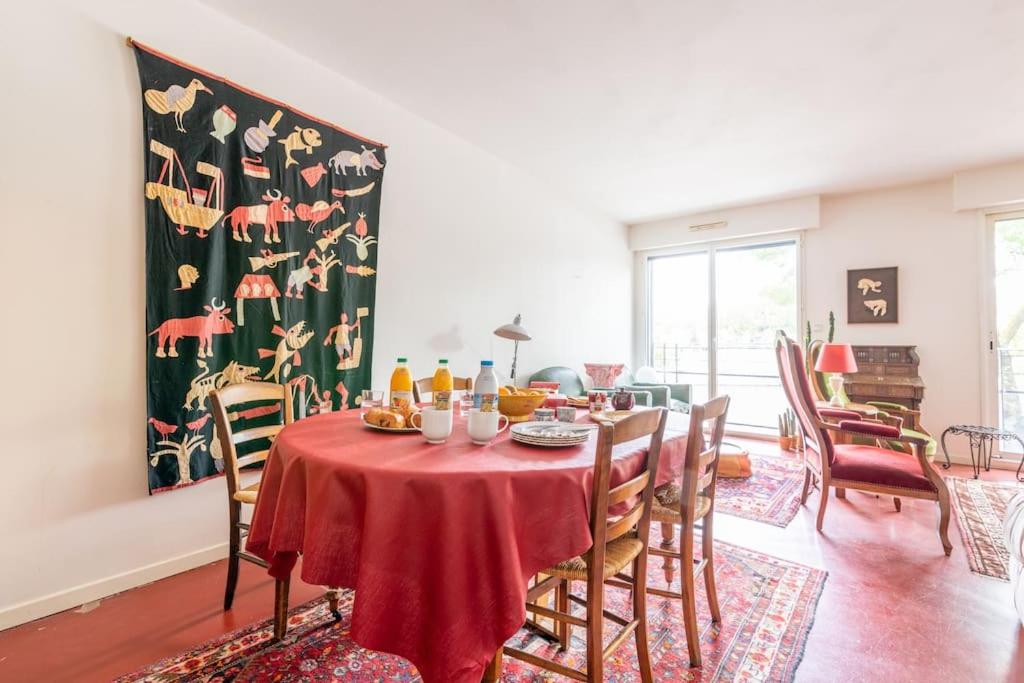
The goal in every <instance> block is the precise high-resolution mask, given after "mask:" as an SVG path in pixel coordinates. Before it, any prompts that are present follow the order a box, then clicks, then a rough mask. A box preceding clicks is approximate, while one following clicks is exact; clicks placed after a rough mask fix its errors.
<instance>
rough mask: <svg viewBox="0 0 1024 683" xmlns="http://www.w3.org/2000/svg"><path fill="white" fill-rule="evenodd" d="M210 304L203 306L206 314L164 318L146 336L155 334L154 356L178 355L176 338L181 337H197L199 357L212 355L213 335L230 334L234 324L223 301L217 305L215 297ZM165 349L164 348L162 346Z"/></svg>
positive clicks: (172, 356)
mask: <svg viewBox="0 0 1024 683" xmlns="http://www.w3.org/2000/svg"><path fill="white" fill-rule="evenodd" d="M210 303H211V304H212V305H210V306H203V309H204V310H205V311H206V315H195V316H192V317H191V318H171V319H170V320H165V321H164V322H163V323H162V324H161V325H160V327H158V328H156V329H155V330H153V331H152V332H150V333H149V335H147V336H150V337H151V336H153V335H154V334H155V335H157V342H156V357H157V358H166V357H168V356H170V357H171V358H177V357H178V349H177V347H176V345H177V343H178V340H179V339H181V338H182V337H196V338H198V339H199V352H198V353H197V354H196V355H198V356H199V357H200V358H206V357H207V356H211V357H212V356H213V335H215V334H231V333H232V332H234V331H235V324H234V323H233V322H231V320H230V319H229V318H228V313H230V312H231V309H230V308H225V306H226V304H224V303H223V302H222V303H221V305H220V306H218V305H217V299H216V298H214V299H213V301H211V302H210ZM165 344H166V346H167V350H166V351H165V350H164V346H165Z"/></svg>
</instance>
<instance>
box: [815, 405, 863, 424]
mask: <svg viewBox="0 0 1024 683" xmlns="http://www.w3.org/2000/svg"><path fill="white" fill-rule="evenodd" d="M818 415H820V416H821V417H832V418H835V419H837V420H847V421H850V422H859V421H860V419H861V415H860V413H856V412H854V411H852V410H841V409H839V408H818Z"/></svg>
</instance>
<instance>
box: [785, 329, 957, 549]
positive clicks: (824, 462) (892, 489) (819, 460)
mask: <svg viewBox="0 0 1024 683" xmlns="http://www.w3.org/2000/svg"><path fill="white" fill-rule="evenodd" d="M775 350H776V360H777V361H778V365H779V376H780V377H781V378H782V387H783V389H784V391H785V393H786V398H787V399H788V400H789V403H790V405H791V406H792V407H793V410H794V411H795V412H796V414H797V419H798V420H799V422H800V426H801V431H802V432H803V436H804V484H803V490H802V492H801V494H800V502H801V504H806V503H807V497H808V494H809V493H810V488H811V486H812V485H813V486H815V487H817V488H819V490H820V491H821V502H820V503H819V505H818V519H817V529H818V531H819V532H820V531H821V530H822V525H823V523H824V520H825V509H826V507H827V505H828V492H829V488H835V489H837V495H838V496H840V497H842V495H843V494H842V493H841V491H844V490H845V489H854V490H857V491H865V492H869V493H878V494H882V495H890V496H892V497H893V500H894V503H895V505H896V508H897V510H898V509H899V507H900V503H899V497H900V496H903V497H907V498H920V499H924V500H934V501H936V502H938V504H939V539H940V540H941V542H942V548H943V551H944V552H945V553H946V555H949V554H950V553H951V552H952V550H953V546H952V544H951V543H950V542H949V536H948V533H947V532H948V529H949V490H948V489H947V488H946V482H945V481H944V480H943V479H942V475H940V474H939V473H938V471H936V470H935V468H934V466H933V465H932V463H931V462H929V460H928V458H927V457H926V456H925V455H924V446H925V444H926V443H927V441H926V440H925V439H921V438H918V437H913V436H907V435H905V434H902V433H900V430H899V429H898V428H893V432H895V433H889V434H884V435H883V434H880V433H879V431H878V430H876V429H871V428H869V429H867V430H865V429H864V428H858V427H857V426H856V425H857V422H858V421H857V420H840V421H839V422H828V421H826V420H823V419H822V418H821V417H820V416H819V413H818V411H817V409H816V408H815V406H814V402H813V394H812V393H811V390H810V387H808V386H807V383H806V382H803V381H802V380H803V379H806V373H805V370H804V365H803V359H802V354H801V351H800V347H799V345H798V344H797V343H796V342H794V341H793V340H792V339H790V338H789V337H787V336H786V334H785V333H784V332H779V334H778V336H777V337H776V343H775ZM823 412H825V413H826V414H827V413H828V412H830V411H823ZM861 422H865V421H861ZM830 433H835V434H837V435H839V436H840V437H864V436H870V437H876V438H877V437H880V436H881V437H882V438H884V440H885V441H888V442H898V443H900V444H904V445H906V447H907V448H909V449H910V452H911V454H912V455H913V457H914V458H915V459H916V460H917V463H918V465H919V466H920V468H921V472H922V474H923V475H924V477H925V478H926V479H927V480H928V482H929V483H930V484H931V486H932V487H933V488H934V489H935V490H934V491H925V490H922V489H912V488H905V487H900V486H889V485H883V484H876V483H869V482H863V481H856V480H850V479H839V478H836V477H833V476H832V463H831V457H832V453H834V447H835V444H834V443H833V440H832V437H831V436H830Z"/></svg>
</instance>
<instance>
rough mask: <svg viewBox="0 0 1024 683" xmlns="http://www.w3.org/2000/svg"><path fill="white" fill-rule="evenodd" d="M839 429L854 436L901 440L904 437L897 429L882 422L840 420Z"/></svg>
mask: <svg viewBox="0 0 1024 683" xmlns="http://www.w3.org/2000/svg"><path fill="white" fill-rule="evenodd" d="M839 429H841V430H842V431H844V432H851V433H853V434H862V435H864V436H877V437H881V438H883V439H899V438H900V437H901V436H902V435H901V434H900V430H899V429H897V428H896V427H891V426H889V425H886V424H882V423H881V422H865V421H862V420H840V421H839Z"/></svg>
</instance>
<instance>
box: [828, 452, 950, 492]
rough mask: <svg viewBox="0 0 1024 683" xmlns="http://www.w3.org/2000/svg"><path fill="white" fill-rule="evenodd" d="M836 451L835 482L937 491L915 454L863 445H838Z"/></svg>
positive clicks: (834, 464) (833, 476)
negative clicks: (854, 482) (842, 481)
mask: <svg viewBox="0 0 1024 683" xmlns="http://www.w3.org/2000/svg"><path fill="white" fill-rule="evenodd" d="M834 448H835V457H834V459H833V461H832V478H833V479H845V480H847V481H859V482H863V483H865V484H878V485H880V486H896V487H899V488H905V489H916V490H918V491H934V490H935V487H934V486H932V483H931V482H930V481H928V478H927V477H926V476H924V473H923V472H922V471H921V465H920V464H919V463H918V461H917V458H915V457H914V456H912V455H909V454H907V453H899V452H897V451H890V450H887V449H885V448H877V447H875V446H862V445H860V444H836V445H835V446H834Z"/></svg>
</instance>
